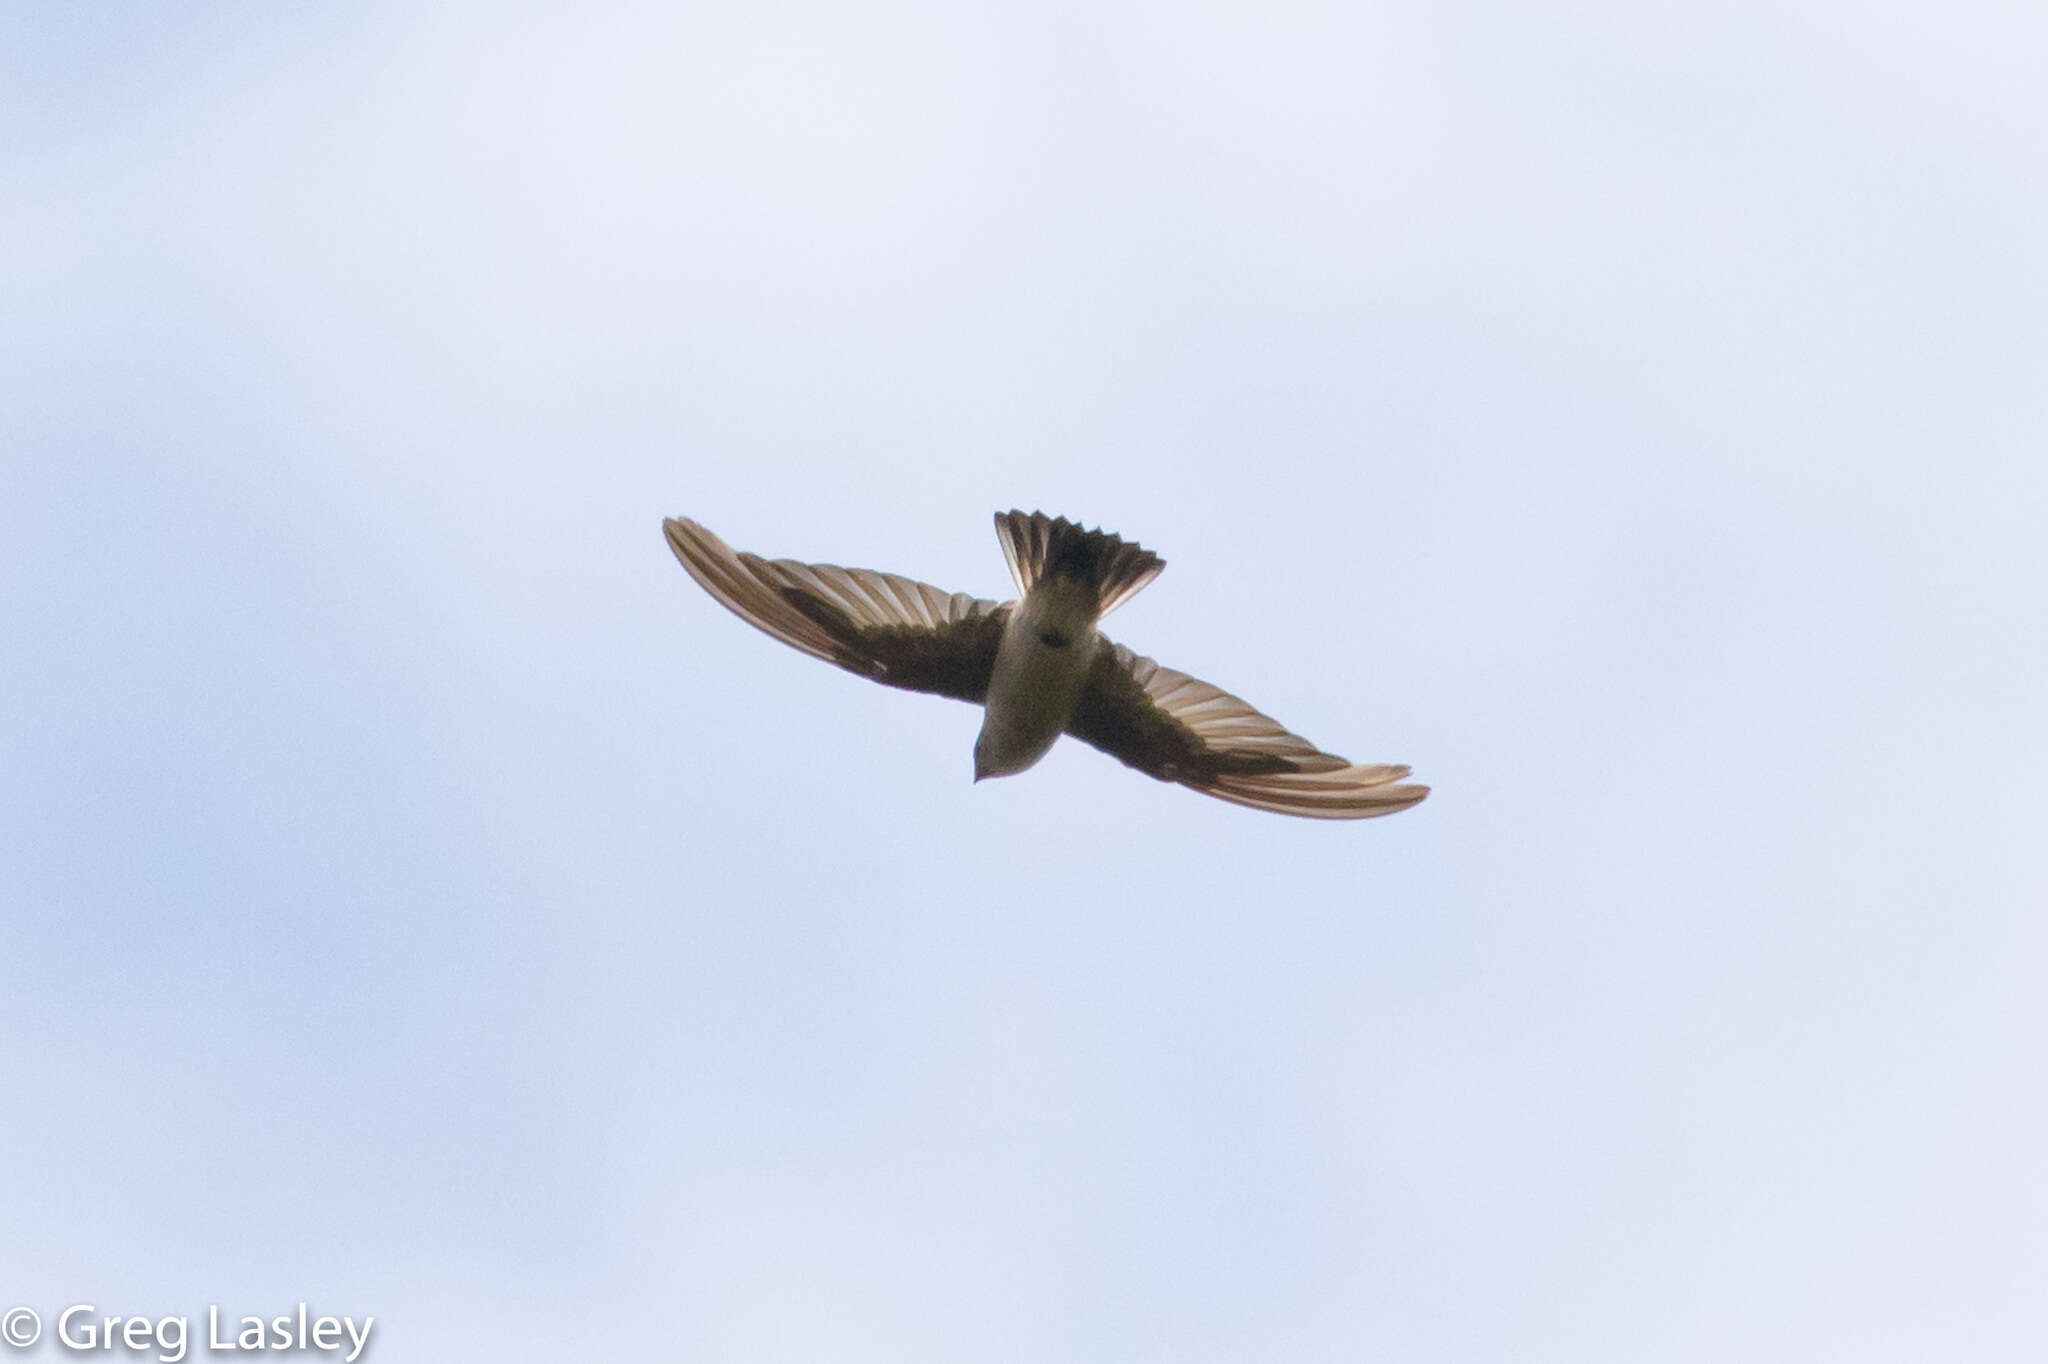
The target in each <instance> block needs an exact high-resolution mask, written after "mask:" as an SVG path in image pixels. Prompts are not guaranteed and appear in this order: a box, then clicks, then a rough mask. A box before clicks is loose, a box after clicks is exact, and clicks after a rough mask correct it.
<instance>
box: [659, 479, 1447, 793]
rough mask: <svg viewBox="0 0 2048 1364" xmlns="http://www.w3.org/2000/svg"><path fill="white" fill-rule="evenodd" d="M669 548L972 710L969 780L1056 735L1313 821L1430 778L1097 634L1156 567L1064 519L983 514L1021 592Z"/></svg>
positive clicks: (1124, 544)
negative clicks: (1342, 749) (1335, 743)
mask: <svg viewBox="0 0 2048 1364" xmlns="http://www.w3.org/2000/svg"><path fill="white" fill-rule="evenodd" d="M662 529H663V530H664V531H665V532H667V535H668V543H669V548H670V549H673V550H674V551H675V554H676V558H678V559H680V560H682V564H683V567H684V568H686V569H688V570H689V572H690V576H691V577H693V578H695V579H696V580H697V583H698V585H699V586H701V587H702V588H703V589H704V590H705V591H706V592H709V593H710V594H711V595H712V596H713V597H715V598H717V599H718V600H719V601H720V602H721V603H723V604H724V605H725V606H726V607H727V608H729V609H730V610H731V611H732V612H733V613H734V614H735V615H737V616H738V617H739V618H740V619H742V620H744V621H746V622H747V623H748V624H749V625H752V626H755V627H757V628H758V629H761V630H764V631H766V632H767V633H768V634H771V635H773V636H775V638H777V639H779V640H781V641H782V642H783V643H784V644H787V645H790V646H791V647H793V648H797V649H801V650H803V651H804V652H805V653H807V654H809V655H811V656H812V657H813V658H822V659H824V660H825V661H826V662H827V663H836V664H838V665H839V666H840V667H842V668H844V669H846V670H847V671H848V672H852V673H858V674H860V675H861V676H862V677H867V678H872V679H874V680H875V681H877V682H881V683H884V684H886V685H888V686H891V687H902V688H905V689H907V690H910V691H922V692H934V693H936V694H938V695H940V696H951V697H954V698H956V699H958V700H961V701H972V702H974V703H976V704H977V705H980V706H981V707H982V708H983V718H982V725H981V734H980V737H978V738H977V739H976V740H975V741H974V779H975V780H976V781H980V780H981V779H982V778H984V777H1005V776H1010V775H1012V774H1014V773H1017V772H1022V771H1024V770H1025V769H1026V768H1028V767H1030V766H1031V765H1032V764H1033V763H1036V762H1037V761H1038V760H1039V759H1040V758H1042V757H1044V756H1045V753H1046V750H1047V749H1049V748H1051V747H1052V745H1053V742H1054V741H1055V740H1056V739H1058V738H1059V737H1060V735H1061V734H1071V735H1073V736H1074V737H1075V738H1076V739H1079V740H1080V741H1081V742H1082V743H1085V744H1089V745H1091V746H1093V747H1095V748H1099V749H1101V750H1102V751H1103V752H1105V753H1107V754H1109V755H1110V756H1111V757H1113V758H1116V759H1118V760H1120V761H1122V762H1123V763H1124V764H1126V765H1127V766H1130V767H1135V768H1137V769H1138V770H1139V771H1140V772H1143V773H1145V774H1146V775H1148V776H1151V777H1156V778H1158V779H1159V780H1160V781H1170V782H1179V783H1180V784H1181V785H1182V786H1186V787H1189V788H1191V789H1193V790H1196V791H1200V792H1201V793H1202V794H1204V795H1208V796H1215V797H1216V798H1218V799H1219V800H1227V801H1234V802H1235V803H1237V804H1239V805H1249V806H1252V807H1253V808H1255V809H1260V810H1272V811H1275V812H1277V813H1279V814H1283V815H1306V816H1308V817H1310V818H1313V819H1369V818H1371V817H1372V816H1374V815H1388V814H1392V813H1393V812H1394V811H1396V810H1405V809H1407V808H1408V807H1409V806H1411V805H1413V804H1415V803H1416V802H1417V801H1419V800H1421V799H1422V798H1423V797H1424V796H1426V795H1428V794H1429V788H1428V787H1427V786H1403V785H1398V784H1397V783H1399V782H1400V780H1401V778H1403V777H1405V776H1407V775H1408V769H1407V768H1406V767H1402V766H1399V765H1397V764H1393V763H1353V762H1347V761H1346V760H1344V759H1343V758H1339V757H1337V756H1336V755H1334V754H1330V753H1325V752H1323V751H1322V750H1321V749H1319V748H1317V747H1316V746H1315V745H1314V744H1312V743H1310V742H1309V741H1308V740H1306V739H1304V738H1302V737H1301V736H1300V735H1298V734H1292V733H1289V732H1288V730H1287V729H1286V728H1285V727H1284V726H1282V725H1280V724H1279V723H1277V722H1276V721H1274V720H1272V719H1271V718H1270V717H1268V716H1265V715H1262V714H1260V713H1259V712H1258V711H1256V710H1254V709H1253V708H1252V707H1251V706H1249V705H1247V704H1245V703H1244V702H1243V701H1240V700H1239V699H1238V698H1236V697H1235V696H1232V695H1230V694H1229V693H1228V692H1225V691H1222V690H1220V689H1218V688H1216V687H1212V686H1210V685H1209V684H1208V683H1206V682H1199V681H1197V680H1195V679H1194V678H1192V677H1189V676H1188V675H1187V674H1185V673H1178V672H1175V671H1174V670H1173V669H1171V668H1162V667H1161V666H1159V664H1157V663H1154V662H1153V661H1152V660H1151V659H1149V658H1142V657H1140V656H1138V655H1137V654H1134V653H1132V652H1131V651H1130V650H1129V649H1127V648H1125V647H1124V646H1123V645H1121V644H1116V643H1113V642H1112V641H1110V640H1108V639H1106V638H1104V637H1103V636H1102V635H1101V634H1100V633H1098V631H1097V629H1096V626H1097V624H1098V623H1099V622H1100V621H1101V620H1102V618H1103V617H1104V616H1106V615H1108V614H1109V613H1110V612H1111V611H1113V610H1115V609H1116V608H1117V607H1118V606H1120V605H1122V604H1123V603H1124V602H1126V601H1129V600H1130V599H1131V597H1132V596H1133V595H1134V594H1136V593H1137V592H1138V591H1139V590H1140V589H1141V588H1143V587H1144V586H1145V585H1146V584H1147V583H1149V582H1151V581H1152V580H1153V579H1154V578H1156V577H1158V576H1159V572H1160V570H1161V569H1163V568H1165V567H1166V563H1165V561H1164V560H1162V559H1161V558H1159V556H1158V555H1156V554H1154V553H1152V552H1151V551H1150V550H1147V549H1143V548H1141V547H1140V546H1138V545H1136V544H1134V543H1132V542H1131V541H1128V540H1124V539H1121V538H1119V537H1118V536H1114V535H1106V534H1104V533H1103V532H1101V531H1099V530H1083V529H1082V528H1081V527H1080V526H1079V525H1077V524H1075V523H1074V522H1072V521H1069V520H1067V519H1066V518H1065V517H1059V518H1057V519H1055V518H1052V517H1049V516H1047V515H1046V514H1045V513H1044V512H1032V513H1031V514H1029V515H1026V514H1025V513H1023V512H1021V511H1009V512H999V513H997V515H996V536H997V538H998V539H1000V540H1001V541H1002V545H1003V555H1004V557H1005V558H1007V559H1008V560H1009V562H1010V576H1011V577H1012V578H1013V579H1015V581H1016V584H1017V600H1016V601H1011V602H1002V603H997V602H992V601H988V600H985V599H983V598H979V597H970V596H968V595H967V594H966V593H965V592H952V593H948V592H943V591H940V590H939V589H938V588H936V587H932V586H930V585H929V584H926V583H921V582H915V581H913V580H911V579H909V578H901V577H898V576H897V575H895V574H893V573H877V572H875V571H873V570H872V569H865V568H840V567H838V566H836V565H833V564H803V563H798V562H796V561H795V560H793V559H763V558H761V557H760V556H759V555H757V554H747V553H744V552H738V551H735V550H733V549H732V547H731V546H729V545H727V544H726V543H725V542H724V541H723V540H721V539H719V538H718V537H717V536H716V535H713V534H712V533H711V532H710V531H708V530H706V529H704V527H702V526H700V525H698V524H697V523H696V522H695V521H691V520H688V519H687V518H682V517H676V518H672V519H670V520H667V521H664V522H663V523H662Z"/></svg>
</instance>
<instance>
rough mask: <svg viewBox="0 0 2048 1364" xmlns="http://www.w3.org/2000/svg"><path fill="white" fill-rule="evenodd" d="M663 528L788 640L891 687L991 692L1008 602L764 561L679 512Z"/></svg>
mask: <svg viewBox="0 0 2048 1364" xmlns="http://www.w3.org/2000/svg"><path fill="white" fill-rule="evenodd" d="M662 529H663V530H664V531H665V532H666V533H667V535H668V545H669V548H670V549H672V550H674V551H675V555H676V558H678V559H680V560H681V561H682V564H683V567H684V568H686V569H688V570H689V572H690V576H691V577H693V578H695V579H696V580H697V583H698V585H699V586H700V587H702V588H703V589H704V590H705V591H706V592H709V593H710V594H711V595H712V596H714V597H716V598H717V599H718V600H719V601H720V602H721V603H722V604H724V605H725V606H726V607H727V608H728V609H730V610H731V611H732V613H733V614H734V615H736V616H738V617H739V618H740V619H741V620H744V621H746V622H747V623H748V624H749V625H752V626H755V627H757V628H758V629H761V630H764V631H766V632H767V633H768V634H771V635H773V636H775V638H777V639H779V640H781V641H782V642H783V643H784V644H787V645H790V646H791V647H793V648H797V649H801V650H803V651H804V652H805V653H807V654H809V655H810V656H811V657H813V658H822V659H824V660H825V661H826V662H827V663H836V664H838V665H839V666H840V667H842V668H844V669H846V670H847V671H848V672H852V673H859V674H860V675H861V676H862V677H866V678H871V679H873V680H874V681H876V682H881V683H884V684H886V685H888V686H891V687H903V688H907V689H908V690H910V691H923V692H934V693H937V694H938V695H940V696H951V697H956V698H958V699H959V700H962V701H977V702H978V701H980V700H982V699H983V698H984V697H985V696H986V695H987V694H988V679H989V675H990V674H991V673H992V672H993V671H994V670H995V662H996V647H997V646H998V645H999V644H1001V643H1002V638H1003V626H1004V624H1005V623H1006V622H1007V621H1008V620H1009V616H1010V608H1009V607H1008V606H1006V605H998V604H997V603H995V602H992V601H986V600H983V599H981V598H977V597H970V596H968V595H967V594H966V593H965V592H952V593H947V592H942V591H940V590H939V589H938V588H936V587H933V586H931V585H930V584H929V583H921V582H915V581H913V580H911V579H909V578H900V577H898V576H896V575H895V574H893V573H877V572H874V571H873V570H871V569H865V568H840V567H838V566H837V565H835V564H800V563H798V562H796V561H795V560H793V559H763V558H762V557H761V556H760V555H758V554H747V553H744V552H739V551H735V550H734V549H733V548H732V547H731V546H730V545H728V544H726V543H725V541H723V540H721V539H719V538H718V537H717V536H716V535H713V534H712V533H711V532H710V531H708V530H706V529H704V527H702V526H700V525H698V524H697V523H696V522H695V521H691V520H687V519H684V518H680V517H679V518H675V519H671V520H668V521H664V522H662Z"/></svg>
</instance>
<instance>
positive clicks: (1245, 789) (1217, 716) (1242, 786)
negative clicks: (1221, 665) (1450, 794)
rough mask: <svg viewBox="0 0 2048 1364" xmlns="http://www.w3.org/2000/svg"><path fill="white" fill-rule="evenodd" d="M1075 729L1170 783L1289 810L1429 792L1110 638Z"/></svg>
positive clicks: (1344, 814) (1385, 806)
mask: <svg viewBox="0 0 2048 1364" xmlns="http://www.w3.org/2000/svg"><path fill="white" fill-rule="evenodd" d="M1067 733H1069V734H1071V735H1073V736H1074V737H1075V738H1077V739H1079V740H1081V742H1083V743H1086V744H1091V745H1093V746H1094V747H1096V748H1099V749H1101V750H1102V751H1103V752H1105V753H1107V754H1109V755H1110V756H1111V757H1113V758H1117V759H1120V760H1121V761H1122V762H1124V763H1125V764H1126V765H1128V766H1131V767H1135V768H1137V769H1138V770H1139V771H1140V772H1143V773H1146V774H1147V775H1149V776H1153V777H1157V778H1158V779H1159V780H1161V781H1174V782H1179V783H1180V784H1181V785H1183V786H1186V787H1191V788H1192V789H1194V790H1196V791H1200V792H1202V793H1203V794H1204V795H1209V796H1215V797H1216V798H1218V799H1219V800H1228V801H1234V802H1236V803H1237V804H1239V805H1249V806H1252V807H1254V808H1255V809H1260V810H1272V811H1274V812H1276V813H1278V814H1283V815H1306V816H1308V817H1310V818H1312V819H1369V818H1371V817H1372V816H1374V815H1390V814H1392V813H1394V811H1396V810H1405V809H1407V808H1408V807H1409V806H1411V805H1413V804H1415V803H1416V802H1417V801H1419V800H1421V799H1422V798H1423V797H1424V796H1426V795H1428V794H1429V788H1428V787H1427V786H1399V785H1395V783H1397V782H1399V781H1400V780H1401V778H1403V777H1405V776H1407V775H1408V769H1407V768H1405V767H1402V766H1399V765H1397V764H1393V763H1378V764H1371V765H1368V764H1364V763H1351V762H1346V761H1345V760H1344V759H1342V758H1339V757H1337V756H1336V755H1334V754H1331V753H1325V752H1323V751H1322V750H1321V749H1319V748H1317V747H1316V746H1315V745H1314V744H1312V743H1310V742H1309V741H1308V740H1306V739H1304V738H1302V737H1301V736H1300V735H1299V734H1292V733H1289V732H1288V731H1287V729H1286V728H1285V727H1284V726H1282V725H1280V724H1279V723H1278V722H1277V721H1275V720H1273V719H1272V718H1271V717H1270V716H1266V715H1261V714H1260V713H1259V712H1258V711H1256V710H1254V709H1252V707H1250V706H1249V705H1247V704H1245V703H1244V702H1243V701H1240V700H1239V699H1238V698H1237V697H1235V696H1232V695H1230V694H1229V693H1228V692H1225V691H1221V690H1219V689H1217V688H1215V687H1212V686H1210V685H1209V684H1208V683H1207V682H1199V681H1196V680H1195V679H1194V678H1192V677H1189V676H1188V675H1187V674H1186V673H1178V672H1175V671H1174V670H1173V669H1171V668H1162V667H1160V666H1159V665H1158V664H1157V663H1154V662H1153V661H1152V660H1151V659H1149V658H1141V657H1139V656H1138V655H1136V654H1134V653H1132V652H1131V651H1130V650H1129V649H1126V648H1125V647H1124V646H1123V645H1121V644H1112V643H1111V642H1110V641H1108V640H1106V639H1105V640H1104V641H1103V642H1102V649H1101V651H1100V652H1098V653H1097V654H1096V656H1095V667H1094V670H1093V671H1092V672H1091V673H1090V674H1089V676H1088V683H1087V686H1086V687H1085V688H1084V689H1083V690H1082V692H1081V699H1080V703H1079V704H1078V705H1076V706H1075V708H1074V718H1073V719H1072V720H1071V721H1069V722H1068V724H1067Z"/></svg>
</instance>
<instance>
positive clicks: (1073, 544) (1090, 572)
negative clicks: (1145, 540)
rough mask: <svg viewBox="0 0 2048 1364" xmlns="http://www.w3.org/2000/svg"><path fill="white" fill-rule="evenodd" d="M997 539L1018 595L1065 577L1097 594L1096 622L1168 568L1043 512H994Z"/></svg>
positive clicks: (1134, 548) (1125, 544) (1146, 553)
mask: <svg viewBox="0 0 2048 1364" xmlns="http://www.w3.org/2000/svg"><path fill="white" fill-rule="evenodd" d="M996 538H997V539H999V540H1001V541H1002V542H1003V557H1004V558H1006V559H1008V560H1009V561H1010V576H1011V577H1012V578H1015V579H1016V580H1017V592H1018V594H1019V595H1020V596H1021V595H1023V594H1025V593H1028V592H1030V591H1031V589H1032V588H1034V587H1036V586H1037V585H1038V583H1039V580H1040V579H1043V578H1069V579H1072V580H1074V581H1076V582H1081V583H1085V584H1087V586H1088V587H1089V588H1090V590H1092V591H1093V592H1094V593H1095V601H1096V615H1097V616H1098V617H1100V616H1106V615H1108V614H1109V613H1110V612H1111V611H1114V610H1115V609H1116V608H1117V607H1119V606H1121V605H1122V604H1123V603H1124V602H1126V601H1128V600H1130V598H1131V597H1133V596H1135V595H1136V594H1137V592H1138V590H1139V589H1140V588H1142V587H1144V586H1145V584H1146V583H1149V582H1151V581H1152V580H1153V579H1154V578H1156V577H1158V576H1159V572H1160V570H1161V569H1163V568H1165V567H1166V561H1165V560H1164V559H1162V558H1160V557H1159V556H1158V555H1156V554H1154V553H1153V552H1152V551H1151V550H1149V549H1146V548H1144V547H1143V546H1141V545H1137V544H1133V543H1132V542H1130V541H1128V540H1125V539H1122V538H1120V537H1118V536H1115V535H1106V534H1104V533H1103V532H1102V531H1099V530H1083V529H1081V527H1080V526H1079V525H1077V524H1075V523H1074V522H1072V521H1069V520H1067V518H1066V517H1064V516H1061V517H1057V518H1055V517H1050V516H1047V515H1046V514H1045V513H1044V512H1031V513H1029V514H1028V515H1027V514H1026V513H1024V512H1021V511H1007V512H997V513H996Z"/></svg>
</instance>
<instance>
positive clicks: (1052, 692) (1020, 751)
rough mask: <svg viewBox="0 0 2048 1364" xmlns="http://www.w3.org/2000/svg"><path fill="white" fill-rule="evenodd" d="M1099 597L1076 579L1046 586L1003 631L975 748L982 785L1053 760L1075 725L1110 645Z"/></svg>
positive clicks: (1027, 598) (1029, 596)
mask: <svg viewBox="0 0 2048 1364" xmlns="http://www.w3.org/2000/svg"><path fill="white" fill-rule="evenodd" d="M1096 618H1097V617H1096V611H1095V596H1094V594H1093V593H1092V592H1089V591H1087V590H1086V588H1085V587H1083V586H1082V585H1081V584H1079V583H1077V582H1075V581H1074V580H1072V579H1070V578H1053V579H1049V580H1047V581H1044V582H1041V583H1039V584H1038V585H1037V586H1036V587H1034V588H1033V589H1032V590H1031V591H1029V592H1026V593H1025V594H1024V595H1023V597H1021V598H1020V599H1019V600H1018V602H1017V605H1016V606H1015V607H1014V608H1012V610H1011V612H1010V622H1009V624H1008V625H1005V626H1004V627H1003V641H1002V643H1001V644H999V645H997V646H996V663H995V668H994V669H993V670H992V671H991V672H990V674H989V680H988V699H987V700H986V701H984V702H983V703H982V711H983V714H982V720H981V734H980V736H979V737H977V738H976V739H975V741H974V779H975V780H976V781H980V780H981V779H982V778H983V777H1007V776H1012V775H1014V774H1015V773H1018V772H1022V771H1024V770H1025V769H1026V768H1028V767H1030V766H1031V765H1032V764H1033V763H1036V762H1037V761H1038V760H1039V759H1040V758H1042V757H1044V756H1045V755H1046V752H1047V751H1048V750H1049V749H1051V748H1052V746H1053V741H1054V740H1056V739H1058V738H1059V737H1060V735H1061V734H1062V733H1064V732H1065V730H1066V728H1067V722H1068V721H1069V720H1071V719H1073V716H1074V706H1075V703H1076V702H1078V701H1079V700H1080V699H1081V690H1082V688H1083V687H1084V686H1086V685H1087V682H1088V674H1089V673H1090V672H1091V671H1092V670H1093V669H1094V667H1095V651H1096V650H1097V649H1099V648H1100V647H1101V646H1102V635H1101V632H1100V631H1098V630H1097V629H1096V628H1095V621H1096Z"/></svg>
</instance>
